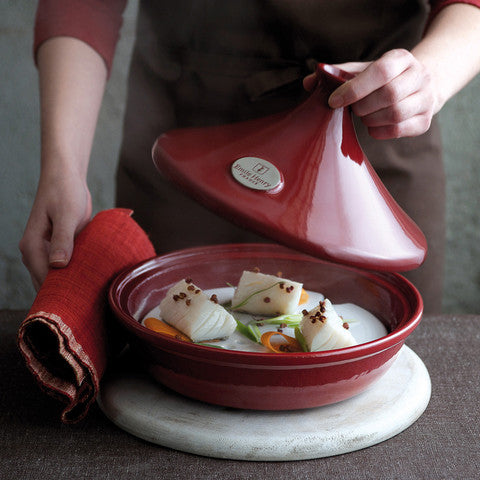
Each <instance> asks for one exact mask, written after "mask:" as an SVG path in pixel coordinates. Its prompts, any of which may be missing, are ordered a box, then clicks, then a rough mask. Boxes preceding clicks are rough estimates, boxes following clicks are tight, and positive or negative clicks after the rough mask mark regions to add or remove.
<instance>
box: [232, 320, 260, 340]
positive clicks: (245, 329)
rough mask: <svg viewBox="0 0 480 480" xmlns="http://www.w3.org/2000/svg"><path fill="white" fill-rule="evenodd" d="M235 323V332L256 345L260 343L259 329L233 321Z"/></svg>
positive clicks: (255, 326)
mask: <svg viewBox="0 0 480 480" xmlns="http://www.w3.org/2000/svg"><path fill="white" fill-rule="evenodd" d="M235 321H236V322H237V331H238V332H239V333H241V334H242V335H244V336H245V337H247V338H248V339H250V340H252V341H253V342H256V343H261V342H260V338H261V336H262V334H261V332H260V329H259V328H258V326H257V325H245V324H244V323H242V322H241V321H240V320H237V319H235Z"/></svg>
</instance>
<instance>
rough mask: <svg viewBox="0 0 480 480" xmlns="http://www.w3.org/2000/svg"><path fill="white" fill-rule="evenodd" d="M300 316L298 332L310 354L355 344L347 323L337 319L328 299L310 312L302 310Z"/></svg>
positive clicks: (337, 316)
mask: <svg viewBox="0 0 480 480" xmlns="http://www.w3.org/2000/svg"><path fill="white" fill-rule="evenodd" d="M302 314H303V318H302V321H301V322H300V331H301V333H302V335H303V338H304V339H305V342H306V344H307V347H308V350H309V351H310V352H316V351H319V350H334V349H336V348H344V347H350V346H352V345H356V344H357V342H356V341H355V338H353V335H352V334H351V332H350V331H349V325H348V323H347V322H344V321H343V320H342V319H341V318H340V317H339V315H338V314H337V312H336V311H335V309H334V308H333V305H332V303H331V302H330V300H328V298H326V299H325V300H323V301H321V302H319V304H318V305H317V306H316V307H315V308H313V309H312V310H310V311H307V310H303V312H302Z"/></svg>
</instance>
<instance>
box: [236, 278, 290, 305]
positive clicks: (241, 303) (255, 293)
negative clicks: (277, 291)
mask: <svg viewBox="0 0 480 480" xmlns="http://www.w3.org/2000/svg"><path fill="white" fill-rule="evenodd" d="M282 282H283V281H282ZM282 282H276V283H274V284H273V285H270V286H269V287H267V288H262V290H257V291H256V292H253V293H251V294H250V295H249V296H248V297H247V298H245V300H243V301H242V302H240V303H239V304H238V305H233V306H232V307H230V308H231V309H232V310H236V309H237V308H240V307H243V306H244V305H245V304H246V303H248V301H249V300H250V299H251V298H252V297H254V296H255V295H258V294H259V293H263V292H266V291H267V290H270V289H271V288H273V287H275V285H280V284H281V283H282Z"/></svg>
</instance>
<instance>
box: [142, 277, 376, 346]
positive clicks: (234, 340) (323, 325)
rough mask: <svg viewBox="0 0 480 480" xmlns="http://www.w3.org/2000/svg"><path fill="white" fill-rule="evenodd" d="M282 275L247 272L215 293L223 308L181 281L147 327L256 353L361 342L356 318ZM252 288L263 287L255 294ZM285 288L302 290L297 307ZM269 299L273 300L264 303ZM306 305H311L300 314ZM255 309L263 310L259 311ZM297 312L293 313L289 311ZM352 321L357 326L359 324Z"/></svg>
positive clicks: (213, 298)
mask: <svg viewBox="0 0 480 480" xmlns="http://www.w3.org/2000/svg"><path fill="white" fill-rule="evenodd" d="M280 275H281V273H279V274H277V276H274V275H264V274H260V273H259V272H257V271H256V272H248V271H246V272H244V273H243V274H242V277H241V280H240V281H239V284H238V286H237V287H236V289H235V290H234V291H233V292H232V288H234V287H233V286H231V287H228V288H226V287H225V288H219V289H217V290H215V292H217V293H218V294H219V296H220V297H221V299H222V300H221V303H222V304H220V303H219V300H218V298H217V295H216V294H215V293H212V292H210V291H209V292H204V291H202V290H201V289H200V288H199V287H198V286H196V285H195V284H194V283H193V282H192V281H191V279H186V280H182V281H180V282H178V283H177V284H176V285H175V286H174V287H172V288H171V289H170V290H169V291H168V293H167V295H166V297H165V298H164V299H163V300H162V302H161V303H160V305H159V307H156V309H154V310H153V311H152V312H151V313H150V314H149V315H147V317H146V318H144V320H143V324H144V325H145V326H146V327H147V328H149V329H152V330H154V331H157V332H159V333H163V334H166V335H169V336H173V337H175V338H177V339H179V340H183V341H187V342H194V343H198V344H201V345H206V346H210V347H217V348H226V349H233V350H242V351H252V352H255V351H256V352H275V353H285V352H313V351H320V350H331V349H337V348H344V347H348V346H351V345H356V344H357V342H356V341H355V338H354V336H353V335H352V333H351V332H350V331H349V323H348V322H351V321H352V319H351V317H352V316H353V315H351V314H350V313H347V315H348V317H349V318H350V320H348V322H347V321H345V320H344V319H343V318H342V317H341V316H340V315H338V313H337V312H336V311H335V308H334V306H333V305H332V303H331V302H330V300H328V299H325V298H324V297H323V295H321V294H319V293H315V292H308V293H307V292H306V291H305V290H304V289H303V285H302V284H301V283H298V282H292V281H291V280H287V279H283V278H282V277H280ZM242 279H243V281H244V283H243V284H242ZM280 283H281V284H282V286H283V288H280ZM252 285H257V287H260V288H259V289H257V290H253V289H252ZM289 287H292V288H289ZM285 288H289V291H290V293H291V292H292V291H294V290H297V291H298V292H300V293H299V294H298V293H297V294H295V297H292V298H294V299H295V301H296V302H297V304H296V305H295V306H294V305H293V304H292V302H291V300H289V301H287V302H286V301H285V300H284V298H282V295H283V296H285V295H289V293H286V292H284V291H283V290H284V289H285ZM277 290H278V291H277ZM238 293H239V294H240V295H238ZM232 295H233V296H232ZM265 297H268V298H269V299H270V301H267V302H265V301H264V300H262V299H264V298H265ZM277 297H280V300H278V298H277ZM235 299H237V301H238V300H241V301H240V303H235ZM258 299H261V301H260V302H259V301H258ZM297 299H298V300H297ZM305 302H306V303H307V304H306V305H305V308H304V309H303V311H302V312H301V313H300V309H301V308H302V306H303V304H305ZM262 303H266V304H270V303H273V304H275V305H276V307H277V308H276V309H275V313H274V316H272V314H270V315H265V314H264V313H260V312H262V311H264V310H262V309H261V307H263V305H262ZM248 304H249V306H248V307H247V309H248V310H249V311H248V312H247V313H246V312H245V309H246V308H245V307H246V306H247V305H248ZM299 304H300V305H299ZM255 305H257V306H259V307H258V310H260V312H259V311H258V310H257V309H256V308H255ZM337 308H341V310H342V311H347V312H350V311H351V310H352V308H353V310H354V311H355V312H358V315H359V316H360V317H362V316H364V315H367V316H368V315H370V314H368V312H366V311H362V309H360V307H356V306H354V305H349V304H346V305H339V306H337ZM345 309H346V310H345ZM355 309H356V310H355ZM279 310H280V311H279ZM292 310H293V311H294V312H293V313H286V312H291V311H292ZM356 315H357V314H356V313H355V316H356ZM370 317H372V316H371V315H370ZM370 321H371V319H370ZM374 321H377V320H376V319H375V320H374ZM353 322H354V324H356V321H355V320H353ZM377 322H378V321H377ZM378 323H379V322H378ZM382 328H383V327H382ZM357 332H358V330H357ZM242 338H243V340H242ZM206 342H208V343H206Z"/></svg>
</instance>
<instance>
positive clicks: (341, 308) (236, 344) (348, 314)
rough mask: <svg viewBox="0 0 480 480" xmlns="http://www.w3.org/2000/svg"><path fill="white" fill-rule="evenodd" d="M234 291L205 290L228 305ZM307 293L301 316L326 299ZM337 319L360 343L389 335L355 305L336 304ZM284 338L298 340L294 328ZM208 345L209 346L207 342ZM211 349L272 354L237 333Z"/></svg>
mask: <svg viewBox="0 0 480 480" xmlns="http://www.w3.org/2000/svg"><path fill="white" fill-rule="evenodd" d="M233 291H234V289H233V288H231V287H224V288H216V289H212V290H204V292H205V294H206V295H209V296H210V295H212V294H213V293H215V294H216V295H217V298H218V303H220V304H225V303H228V302H229V301H230V300H231V299H232V297H233ZM307 293H308V301H307V302H306V303H304V304H302V305H299V307H298V313H301V312H302V310H304V309H306V310H311V309H312V308H314V307H315V306H316V305H318V303H319V302H320V301H321V300H323V299H324V296H323V295H322V294H321V293H316V292H311V291H307ZM333 306H334V308H335V310H336V312H337V313H338V315H340V316H341V317H342V318H343V319H344V320H345V321H346V322H348V324H349V329H350V332H351V333H352V335H353V337H354V338H355V340H356V341H357V343H359V344H360V343H366V342H370V341H372V340H376V339H377V338H381V337H384V336H385V335H387V333H388V332H387V329H386V328H385V325H383V323H382V322H381V321H380V320H378V318H376V317H375V316H374V315H372V314H371V313H369V312H368V311H367V310H365V309H363V308H361V307H359V306H357V305H354V304H353V303H343V304H338V305H337V304H334V305H333ZM231 313H232V315H233V316H234V317H235V319H236V320H240V321H241V322H243V323H245V324H246V323H248V322H250V321H251V320H252V319H253V318H258V317H254V316H253V315H250V314H248V313H242V312H231ZM148 317H154V318H158V319H161V318H162V317H161V313H160V307H159V306H157V307H155V308H154V309H153V310H151V311H150V312H148V314H147V315H145V317H144V318H143V319H142V323H143V320H144V319H145V318H148ZM259 328H260V332H261V333H264V332H268V331H272V330H273V331H276V330H277V328H278V325H263V326H260V327H259ZM282 331H283V333H284V334H285V335H289V336H291V337H295V331H294V328H290V327H285V328H284V329H283V330H282ZM205 343H209V342H205ZM211 344H212V345H216V346H219V347H223V348H226V349H228V350H240V351H247V352H270V350H268V349H267V348H266V347H264V346H263V345H260V344H258V343H255V342H253V341H252V340H250V339H248V338H247V337H245V336H244V335H242V334H241V333H240V332H238V331H235V332H233V334H232V335H230V337H229V338H227V339H225V340H219V341H214V342H211Z"/></svg>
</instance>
